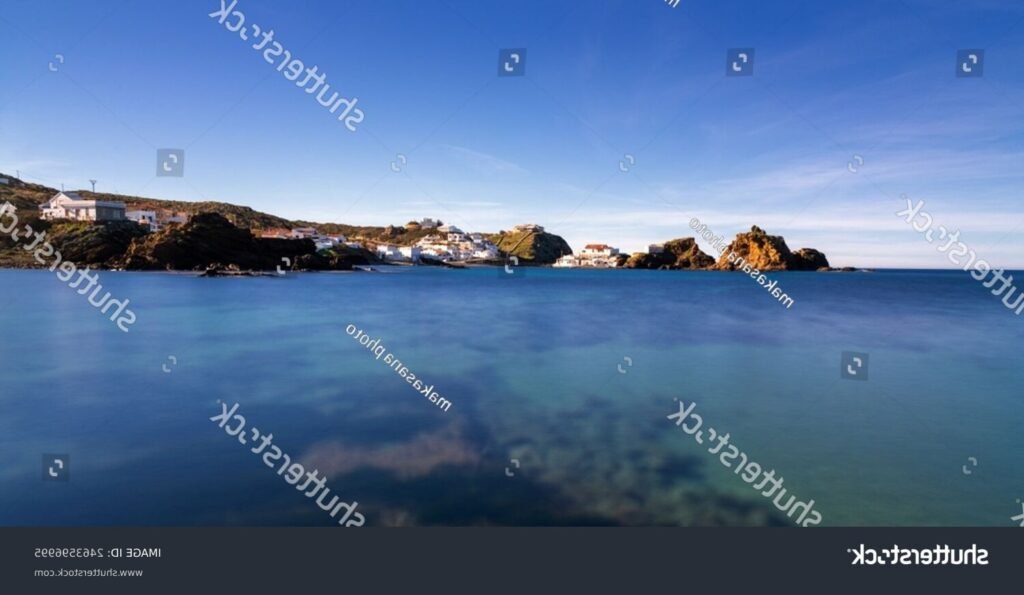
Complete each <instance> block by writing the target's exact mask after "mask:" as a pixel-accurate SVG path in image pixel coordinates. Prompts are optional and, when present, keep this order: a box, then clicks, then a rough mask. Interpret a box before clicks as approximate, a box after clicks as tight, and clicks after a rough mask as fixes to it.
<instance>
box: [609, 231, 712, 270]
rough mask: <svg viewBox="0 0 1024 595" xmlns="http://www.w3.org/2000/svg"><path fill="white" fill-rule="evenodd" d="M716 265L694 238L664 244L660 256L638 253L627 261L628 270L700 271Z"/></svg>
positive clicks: (625, 265)
mask: <svg viewBox="0 0 1024 595" xmlns="http://www.w3.org/2000/svg"><path fill="white" fill-rule="evenodd" d="M713 264H715V259H713V258H711V257H710V256H708V255H707V254H705V253H704V252H703V251H701V249H700V247H699V246H697V241H696V240H694V239H693V238H680V239H677V240H669V241H667V242H665V243H664V244H663V251H662V252H660V253H658V254H645V253H643V252H637V253H636V254H634V255H633V256H630V257H629V259H628V260H626V262H625V264H622V265H620V266H624V267H625V268H627V269H670V270H679V269H686V270H699V269H706V268H708V267H710V266H712V265H713Z"/></svg>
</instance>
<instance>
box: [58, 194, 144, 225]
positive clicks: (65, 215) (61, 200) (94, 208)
mask: <svg viewBox="0 0 1024 595" xmlns="http://www.w3.org/2000/svg"><path fill="white" fill-rule="evenodd" d="M39 210H41V211H42V217H43V219H75V220H77V221H97V222H102V221H124V220H125V204H124V203H123V202H114V201H106V200H85V199H84V198H82V196H81V195H79V194H78V193H77V192H58V193H57V194H55V195H53V198H51V199H50V200H48V201H46V202H44V203H43V204H41V205H39Z"/></svg>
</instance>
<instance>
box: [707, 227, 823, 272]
mask: <svg viewBox="0 0 1024 595" xmlns="http://www.w3.org/2000/svg"><path fill="white" fill-rule="evenodd" d="M730 254H732V255H735V257H739V258H742V259H743V262H740V260H739V258H733V259H732V260H730ZM744 262H745V263H747V264H749V265H750V267H751V268H755V269H758V270H760V271H816V270H818V269H821V268H825V269H827V268H829V264H828V259H827V258H825V255H824V254H822V253H821V252H818V251H817V250H814V249H812V248H801V249H800V250H797V251H796V252H791V251H790V250H789V247H788V246H787V245H786V240H784V239H782V236H772V235H768V234H767V233H765V231H764V230H763V229H761V228H760V227H758V226H756V225H755V226H754V227H752V228H750V231H749V232H748V233H740V234H736V239H734V240H733V241H732V243H731V244H729V247H728V248H726V249H725V251H724V252H723V253H722V256H721V257H720V258H719V259H718V262H717V263H715V265H714V266H713V267H712V268H714V269H716V270H720V271H734V270H736V269H738V268H741V267H742V266H743V264H744Z"/></svg>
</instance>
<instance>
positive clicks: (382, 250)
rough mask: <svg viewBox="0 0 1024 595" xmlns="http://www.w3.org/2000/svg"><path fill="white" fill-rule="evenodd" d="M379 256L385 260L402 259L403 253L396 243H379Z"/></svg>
mask: <svg viewBox="0 0 1024 595" xmlns="http://www.w3.org/2000/svg"><path fill="white" fill-rule="evenodd" d="M377 256H379V257H381V258H382V259H384V260H401V259H402V253H401V251H399V249H398V246H395V245H394V244H378V245H377Z"/></svg>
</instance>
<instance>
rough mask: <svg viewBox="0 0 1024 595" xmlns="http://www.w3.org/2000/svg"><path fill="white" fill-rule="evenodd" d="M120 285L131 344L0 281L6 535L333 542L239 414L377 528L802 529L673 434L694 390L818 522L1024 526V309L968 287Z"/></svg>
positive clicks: (373, 280) (469, 280) (454, 276)
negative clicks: (421, 383) (1019, 522)
mask: <svg viewBox="0 0 1024 595" xmlns="http://www.w3.org/2000/svg"><path fill="white" fill-rule="evenodd" d="M101 278H102V282H103V284H104V290H105V291H106V290H110V291H111V292H112V293H114V295H115V296H117V297H122V298H123V297H127V298H129V299H130V300H131V305H130V307H131V309H132V310H133V311H134V312H135V313H136V314H137V315H138V322H137V323H136V324H135V325H134V326H132V327H131V330H130V332H129V333H127V334H126V333H122V332H121V331H119V330H118V329H117V327H116V326H115V325H114V324H113V323H111V322H110V321H109V320H108V319H107V317H105V316H103V315H102V314H100V313H99V312H98V311H97V310H95V309H94V308H93V307H91V306H90V305H89V304H88V303H87V302H86V300H85V298H84V297H81V296H79V295H78V294H77V293H75V291H74V290H72V289H69V288H68V287H67V286H66V285H64V284H62V283H61V282H59V281H58V280H56V279H55V278H54V276H53V275H52V274H51V273H49V272H46V271H0V299H2V301H0V303H2V304H3V308H2V310H0V370H2V371H3V376H4V380H3V384H2V385H0V386H2V388H0V461H2V462H0V486H3V488H4V489H2V490H0V525H188V526H193V525H331V524H333V522H332V520H331V519H330V518H329V517H328V516H327V514H326V513H324V512H323V511H321V510H320V509H319V508H318V507H317V506H316V504H315V502H314V501H313V500H311V499H308V498H306V497H304V496H302V495H301V494H300V493H298V492H297V490H296V489H295V488H294V487H292V486H291V485H288V484H287V483H286V482H285V481H284V480H283V479H282V478H281V477H280V476H278V475H277V474H276V472H275V471H274V470H272V469H269V468H268V467H267V466H265V465H264V464H263V463H262V462H261V461H260V457H259V456H258V455H256V454H252V453H251V452H249V449H248V447H247V446H242V445H240V444H239V443H238V442H237V441H236V440H235V439H234V438H231V437H229V436H227V435H226V434H225V433H224V431H223V430H221V429H220V428H219V427H217V425H216V424H215V423H213V422H210V421H209V418H210V417H211V416H214V415H216V414H217V413H219V412H220V411H221V406H220V405H218V403H217V401H218V400H221V401H223V402H226V403H228V404H234V403H238V404H239V406H240V409H239V411H240V412H241V413H242V414H244V415H245V416H246V418H247V420H248V422H249V424H250V425H254V426H256V427H258V428H259V429H260V430H261V431H262V432H263V433H267V432H272V433H273V434H274V441H273V443H274V444H275V445H279V446H280V447H281V449H282V450H284V451H285V452H287V453H289V454H290V455H291V456H292V457H293V458H296V459H298V460H300V461H302V462H304V463H306V464H307V467H310V468H312V467H317V468H319V469H320V470H321V471H322V472H323V474H326V476H327V477H328V478H329V480H328V483H327V485H328V486H329V487H331V488H332V491H333V492H335V493H339V494H340V495H341V496H342V498H343V499H345V500H347V501H358V502H359V510H360V511H361V512H362V513H363V514H364V515H365V516H366V519H367V522H366V524H367V525H368V526H369V525H415V524H422V525H468V524H498V525H551V524H593V525H603V524H626V525H677V524H678V525H718V524H727V525H761V524H769V525H774V524H779V525H786V524H793V523H792V521H790V520H788V519H787V518H786V517H785V516H782V515H780V514H779V513H777V512H776V511H775V510H774V508H773V507H772V505H771V503H770V501H769V500H768V499H767V498H764V497H762V496H760V495H759V494H758V493H756V492H755V491H754V490H753V489H752V488H751V487H750V486H748V485H747V484H746V483H744V482H743V481H742V480H741V479H740V478H739V477H738V476H737V475H735V474H733V473H732V472H731V471H730V470H728V469H725V468H724V467H723V466H722V465H721V464H720V463H719V461H718V458H717V457H716V456H714V455H710V454H708V452H707V449H706V447H702V446H699V445H697V444H695V443H694V441H693V439H692V438H690V437H689V436H687V435H686V434H684V433H683V432H681V431H680V430H679V429H677V428H676V427H675V426H674V425H673V422H671V421H669V420H668V419H666V416H667V415H669V414H671V413H674V412H675V411H676V410H677V405H676V402H675V400H674V399H677V398H678V399H682V400H683V401H684V402H687V403H689V402H691V401H692V402H696V403H697V409H696V411H697V412H699V413H700V414H701V415H703V416H704V418H705V419H706V420H707V422H708V423H709V424H711V425H713V426H714V427H715V428H716V429H719V430H720V431H721V432H722V433H724V432H729V433H730V435H731V437H732V442H733V443H734V444H736V445H738V446H739V447H740V448H741V449H742V450H743V451H745V452H746V453H747V454H749V455H750V457H751V458H752V459H753V460H756V461H758V462H759V463H761V464H762V465H764V466H765V467H766V468H767V467H770V468H774V469H776V471H777V474H778V475H781V476H784V477H785V485H786V487H788V488H791V490H792V493H795V494H796V495H798V496H799V497H800V499H802V500H808V499H814V501H815V509H816V510H818V511H820V512H821V514H822V515H823V517H824V521H823V523H822V525H1003V526H1008V525H1010V524H1012V523H1011V521H1010V520H1009V517H1010V516H1012V515H1015V514H1019V512H1020V505H1019V504H1017V502H1016V500H1017V499H1018V498H1024V473H1022V472H1021V463H1022V459H1024V432H1022V420H1024V415H1022V414H1024V404H1022V395H1021V391H1020V390H1019V389H1020V387H1021V386H1024V370H1022V368H1021V366H1020V365H1019V362H1020V355H1019V354H1020V353H1021V351H1022V347H1024V320H1022V319H1021V317H1018V316H1014V315H1013V314H1012V313H1011V312H1010V311H1008V310H1007V309H1006V308H1005V307H1004V306H1003V305H1002V304H1001V303H1000V301H999V300H998V299H997V298H995V297H993V296H991V295H990V294H989V293H988V290H986V289H984V288H983V287H981V285H980V284H978V283H976V282H974V281H973V280H972V279H970V277H969V276H968V275H967V274H965V273H962V272H927V271H886V272H876V273H857V274H822V273H784V274H777V275H774V278H777V279H778V280H779V285H780V286H781V287H782V289H783V290H784V291H785V292H786V293H788V294H789V295H790V296H791V297H793V299H794V300H795V303H794V305H793V307H792V308H790V309H786V308H785V307H784V306H782V305H781V304H779V303H778V302H777V301H776V300H774V299H773V298H771V297H770V296H769V295H768V294H767V293H766V292H765V291H764V290H763V289H762V288H761V287H760V286H758V285H757V283H756V282H755V281H753V280H751V279H750V278H749V277H746V276H743V275H741V274H727V273H704V272H695V273H687V272H657V271H578V270H568V271H566V270H551V269H544V270H540V269H537V270H529V271H528V272H527V275H526V276H525V277H523V278H516V279H510V278H500V277H499V276H498V274H497V273H496V271H495V270H494V269H477V270H465V271H458V270H443V269H434V268H417V269H408V268H399V269H395V270H391V271H388V272H386V273H380V274H369V273H353V274H307V275H289V276H288V277H284V278H253V279H199V278H194V277H192V276H188V275H172V274H145V273H114V272H105V273H102V275H101ZM1022 278H1024V277H1022ZM349 324H353V325H355V326H356V327H358V328H359V329H361V330H363V331H364V332H366V333H367V334H369V335H370V336H371V337H373V338H380V339H381V343H382V344H384V345H385V346H386V347H387V349H388V350H389V351H390V352H392V353H394V354H395V355H396V356H397V357H398V358H399V359H401V360H402V362H403V363H404V364H405V365H406V366H407V367H408V368H409V369H410V370H411V371H413V372H414V373H416V375H417V376H418V377H422V378H424V379H425V381H426V382H427V383H428V384H434V385H436V388H435V390H437V392H439V393H440V394H441V395H443V396H444V397H446V398H447V399H449V400H450V401H451V402H452V406H451V409H450V410H449V411H447V412H445V411H442V410H439V409H438V408H437V407H436V406H434V405H432V404H431V403H430V401H428V400H427V399H426V398H424V397H423V396H421V395H420V394H419V393H418V392H417V391H415V390H414V389H413V388H412V387H411V386H410V385H409V384H408V383H407V382H405V381H404V380H402V378H401V377H399V376H398V375H397V374H396V373H395V372H394V371H393V370H392V369H391V368H389V367H388V366H387V365H385V364H384V363H383V361H377V360H376V359H375V358H374V356H373V355H372V354H371V353H370V352H368V351H367V350H366V348H364V347H361V346H360V345H359V343H358V342H357V341H355V340H353V339H352V338H351V337H350V336H349V335H348V334H346V332H345V327H346V326H347V325H349ZM844 351H859V352H866V353H869V354H870V363H869V366H870V368H869V380H868V381H866V382H858V381H851V380H845V379H842V378H840V357H841V353H842V352H844ZM171 356H173V357H174V358H176V361H177V364H176V365H174V364H172V361H171V360H170V359H169V358H170V357H171ZM624 358H629V360H626V359H624ZM629 361H631V362H632V364H631V365H630V364H629V363H628V362H629ZM164 365H167V366H168V369H169V370H170V372H169V373H165V372H164V371H163V370H162V369H161V368H162V366H164ZM619 367H621V369H622V370H623V371H624V372H625V373H620V371H619ZM43 453H67V454H68V455H70V463H71V464H70V468H71V479H70V481H68V482H66V483H63V482H49V481H43V480H42V477H41V471H42V470H41V467H40V465H41V455H42V454H43ZM968 457H975V458H976V459H977V461H978V466H977V467H973V466H971V467H970V469H969V470H970V471H971V474H970V475H965V474H964V473H963V471H962V466H963V465H964V464H968V465H970V463H968ZM511 459H516V460H517V461H518V462H519V467H518V468H516V467H515V465H514V464H513V463H511V462H510V460H511ZM508 473H512V474H513V476H512V477H509V476H508V475H507V474H508Z"/></svg>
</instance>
